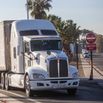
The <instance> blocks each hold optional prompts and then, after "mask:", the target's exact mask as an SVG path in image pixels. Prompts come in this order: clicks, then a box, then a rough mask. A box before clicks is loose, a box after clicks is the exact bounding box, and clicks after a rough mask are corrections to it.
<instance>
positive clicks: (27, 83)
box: [25, 75, 33, 97]
mask: <svg viewBox="0 0 103 103" xmlns="http://www.w3.org/2000/svg"><path fill="white" fill-rule="evenodd" d="M25 91H26V95H27V97H33V91H32V90H31V87H30V80H29V76H28V75H26V77H25Z"/></svg>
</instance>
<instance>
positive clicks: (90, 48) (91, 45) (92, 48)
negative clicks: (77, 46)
mask: <svg viewBox="0 0 103 103" xmlns="http://www.w3.org/2000/svg"><path fill="white" fill-rule="evenodd" d="M86 49H87V50H90V51H92V50H96V44H91V43H90V44H86Z"/></svg>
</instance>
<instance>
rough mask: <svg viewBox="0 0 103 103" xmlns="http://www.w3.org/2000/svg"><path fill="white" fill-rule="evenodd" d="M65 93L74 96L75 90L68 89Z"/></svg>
mask: <svg viewBox="0 0 103 103" xmlns="http://www.w3.org/2000/svg"><path fill="white" fill-rule="evenodd" d="M67 92H68V94H69V95H75V94H76V92H77V88H70V89H67Z"/></svg>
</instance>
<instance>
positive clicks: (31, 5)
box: [28, 0, 52, 19]
mask: <svg viewBox="0 0 103 103" xmlns="http://www.w3.org/2000/svg"><path fill="white" fill-rule="evenodd" d="M51 1H52V0H28V9H29V10H30V11H31V16H32V17H33V18H35V19H44V18H46V16H47V14H46V11H49V9H50V8H51V7H52V6H51V4H50V2H51Z"/></svg>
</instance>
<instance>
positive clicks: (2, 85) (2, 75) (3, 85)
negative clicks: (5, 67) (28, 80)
mask: <svg viewBox="0 0 103 103" xmlns="http://www.w3.org/2000/svg"><path fill="white" fill-rule="evenodd" d="M1 88H2V89H5V73H1Z"/></svg>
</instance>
